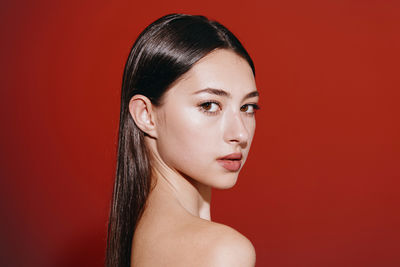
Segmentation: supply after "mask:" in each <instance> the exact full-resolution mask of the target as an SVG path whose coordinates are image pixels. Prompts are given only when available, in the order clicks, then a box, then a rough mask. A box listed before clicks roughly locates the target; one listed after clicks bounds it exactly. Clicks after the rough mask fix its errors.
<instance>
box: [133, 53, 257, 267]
mask: <svg viewBox="0 0 400 267" xmlns="http://www.w3.org/2000/svg"><path fill="white" fill-rule="evenodd" d="M204 88H218V89H219V90H223V91H224V92H226V94H221V93H218V94H214V93H213V92H210V91H204V92H201V93H196V92H198V90H199V89H204ZM255 91H256V87H255V81H254V77H253V74H252V72H251V69H250V67H249V65H248V63H247V62H246V61H245V60H244V59H242V58H241V57H239V56H237V55H236V54H234V53H233V52H231V51H228V50H216V51H214V52H212V53H210V54H209V55H207V56H206V57H205V58H203V59H202V60H200V61H199V62H198V63H196V64H195V66H194V67H193V68H192V69H191V70H190V71H189V72H188V73H187V74H185V75H184V77H183V78H182V79H180V80H179V81H178V82H177V83H176V84H175V85H174V86H173V87H172V88H170V89H169V91H168V92H167V93H166V96H165V99H164V104H163V105H162V106H161V107H157V108H156V107H154V106H153V105H152V104H151V102H150V101H149V100H148V99H147V98H146V97H144V96H141V95H136V96H134V97H133V98H132V100H131V103H130V112H131V115H132V117H133V119H134V120H135V123H136V124H137V125H138V127H140V128H141V129H142V130H143V131H144V132H146V133H147V134H148V136H147V137H146V145H147V146H148V148H149V151H150V152H151V162H152V169H153V176H152V182H153V187H152V190H151V193H150V195H149V198H148V200H147V203H146V207H145V210H144V213H143V215H142V217H141V219H140V220H139V222H138V225H137V228H136V230H135V235H134V239H133V243H132V257H131V263H132V266H135V267H147V266H176V267H179V266H193V267H203V266H204V267H205V266H215V267H225V266H230V267H236V266H238V267H239V266H240V267H250V266H254V265H255V250H254V247H253V245H252V244H251V242H250V241H249V240H248V239H247V238H246V237H244V236H243V235H242V234H240V233H239V232H237V231H236V230H234V229H232V228H230V227H228V226H225V225H222V224H218V223H214V222H211V216H210V203H211V188H213V187H214V188H220V189H223V188H230V187H232V186H233V185H234V184H235V183H236V180H237V177H238V174H239V170H235V171H232V170H227V169H225V168H224V167H222V165H221V164H220V163H218V161H217V159H218V158H219V157H222V156H225V155H227V154H230V153H241V155H242V156H243V158H242V162H243V163H244V161H245V160H246V158H247V154H248V151H249V148H250V144H251V141H252V138H253V135H254V130H255V118H254V110H253V108H254V105H253V104H255V103H256V102H257V101H258V96H257V94H254V92H255ZM250 93H251V96H249V94H250ZM209 100H210V102H209V103H208V104H204V101H209ZM199 101H200V102H201V103H200V104H198V103H199ZM202 101H203V102H202ZM210 103H213V104H210ZM242 166H243V164H242V165H241V167H242ZM241 167H240V168H241Z"/></svg>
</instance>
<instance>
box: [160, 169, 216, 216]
mask: <svg viewBox="0 0 400 267" xmlns="http://www.w3.org/2000/svg"><path fill="white" fill-rule="evenodd" d="M160 163H161V162H157V164H153V166H154V167H153V177H152V180H153V181H154V188H153V190H154V191H162V192H164V194H167V195H168V196H170V197H171V198H173V199H174V200H175V201H176V202H177V203H178V204H179V205H180V206H181V207H182V208H184V209H185V210H186V211H187V212H189V213H190V214H192V215H193V216H196V217H200V218H202V219H205V220H211V216H210V202H211V187H209V186H206V185H204V184H201V183H199V182H197V181H195V180H193V179H192V178H190V177H186V176H185V175H182V174H180V173H179V172H176V171H173V170H171V169H169V168H168V167H167V166H166V165H165V164H160Z"/></svg>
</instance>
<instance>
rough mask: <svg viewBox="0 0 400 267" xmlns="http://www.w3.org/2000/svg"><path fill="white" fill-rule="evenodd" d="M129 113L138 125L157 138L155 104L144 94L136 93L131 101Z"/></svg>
mask: <svg viewBox="0 0 400 267" xmlns="http://www.w3.org/2000/svg"><path fill="white" fill-rule="evenodd" d="M129 113H130V114H131V116H132V118H133V120H134V121H135V123H136V125H137V126H138V127H139V129H141V130H142V131H143V132H145V133H146V134H148V135H150V136H151V137H154V138H157V133H156V129H155V125H156V124H155V116H154V114H153V104H152V103H151V101H150V100H149V99H148V98H147V97H146V96H144V95H134V96H133V97H132V98H131V100H130V101H129Z"/></svg>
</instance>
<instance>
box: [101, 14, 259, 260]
mask: <svg viewBox="0 0 400 267" xmlns="http://www.w3.org/2000/svg"><path fill="white" fill-rule="evenodd" d="M219 48H223V49H229V50H231V51H234V52H235V53H236V54H238V55H239V56H241V57H243V58H244V59H246V60H247V62H248V63H249V65H250V67H251V68H252V70H253V73H255V70H254V64H253V61H252V60H251V58H250V56H249V54H248V53H247V52H246V50H245V49H244V48H243V46H242V45H241V43H240V42H239V40H238V39H237V38H236V37H235V36H234V35H233V34H232V33H231V32H230V31H229V30H228V29H227V28H225V27H224V26H222V25H221V24H219V23H218V22H216V21H211V20H209V19H207V18H206V17H204V16H193V15H185V14H170V15H166V16H164V17H161V18H160V19H158V20H156V21H155V22H153V23H152V24H150V25H149V26H148V27H147V28H146V29H145V30H144V31H143V32H142V33H141V34H140V35H139V37H138V38H137V40H136V42H135V43H134V45H133V47H132V49H131V52H130V54H129V57H128V60H127V62H126V65H125V70H124V75H123V81H122V92H121V112H120V124H119V135H118V152H117V157H118V158H117V167H116V179H115V184H114V192H113V196H112V205H111V210H110V218H109V225H108V240H107V253H106V262H105V263H106V266H107V267H111V266H112V267H122V266H124V267H125V266H130V258H131V247H132V240H133V235H134V231H135V228H136V224H137V222H138V220H139V219H140V216H141V214H142V212H143V209H144V205H145V203H146V199H147V196H148V194H149V192H150V184H151V181H150V180H151V171H152V170H151V164H150V158H149V154H148V151H147V148H146V146H145V142H144V137H145V133H144V132H142V131H141V130H140V129H139V128H138V127H137V126H136V124H135V122H134V120H133V118H132V117H131V115H130V113H129V109H128V105H129V101H130V99H131V98H132V96H134V95H136V94H142V95H144V96H146V97H148V98H149V99H150V101H151V102H152V104H154V105H155V106H159V105H161V104H162V103H161V98H162V96H163V94H164V93H165V92H166V91H167V90H168V88H169V87H170V86H171V84H172V83H173V82H174V81H176V80H177V79H178V78H179V77H181V76H182V75H183V74H184V73H186V72H187V71H188V70H190V68H191V67H192V66H193V65H194V64H195V63H196V62H197V61H198V60H200V59H201V58H203V57H204V56H205V55H207V54H208V53H210V52H211V51H213V50H215V49H219Z"/></svg>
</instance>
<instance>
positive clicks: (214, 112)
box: [198, 101, 260, 116]
mask: <svg viewBox="0 0 400 267" xmlns="http://www.w3.org/2000/svg"><path fill="white" fill-rule="evenodd" d="M210 104H216V105H218V107H219V109H221V104H220V103H219V102H216V101H206V102H202V103H200V104H199V105H198V107H199V109H200V110H201V111H202V112H204V113H205V114H206V115H210V116H212V115H216V114H217V113H218V112H219V110H218V111H208V110H206V109H205V108H204V107H205V106H206V105H210ZM245 106H251V107H253V110H254V111H253V112H250V113H248V112H245V111H244V113H246V115H248V116H254V115H255V113H256V110H259V109H260V106H259V105H257V104H255V103H254V104H245V105H243V106H241V107H240V109H242V107H245Z"/></svg>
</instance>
